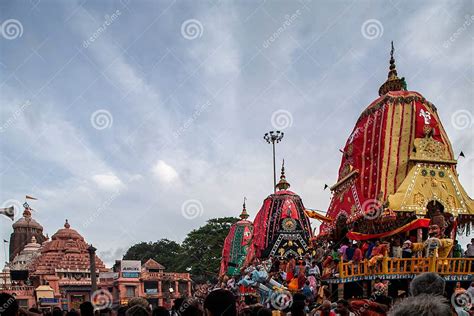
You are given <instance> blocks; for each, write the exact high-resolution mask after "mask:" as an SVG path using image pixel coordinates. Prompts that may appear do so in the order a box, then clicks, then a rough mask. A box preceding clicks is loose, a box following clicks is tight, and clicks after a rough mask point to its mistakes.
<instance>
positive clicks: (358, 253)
mask: <svg viewBox="0 0 474 316" xmlns="http://www.w3.org/2000/svg"><path fill="white" fill-rule="evenodd" d="M353 247H354V255H353V256H352V262H354V263H355V264H358V263H360V262H361V261H362V260H363V259H364V257H363V254H362V250H361V249H360V248H359V245H358V244H357V243H355V244H354V245H353Z"/></svg>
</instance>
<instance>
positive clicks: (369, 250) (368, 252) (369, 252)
mask: <svg viewBox="0 0 474 316" xmlns="http://www.w3.org/2000/svg"><path fill="white" fill-rule="evenodd" d="M374 247H375V243H374V242H373V241H372V240H369V242H368V243H367V245H366V250H365V259H370V258H371V257H372V250H373V249H374Z"/></svg>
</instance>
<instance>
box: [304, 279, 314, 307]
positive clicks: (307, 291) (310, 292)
mask: <svg viewBox="0 0 474 316" xmlns="http://www.w3.org/2000/svg"><path fill="white" fill-rule="evenodd" d="M302 293H303V295H304V296H305V297H306V299H307V300H308V301H310V302H312V301H313V299H314V294H313V290H312V289H311V284H310V283H309V281H306V283H305V285H304V286H303V290H302Z"/></svg>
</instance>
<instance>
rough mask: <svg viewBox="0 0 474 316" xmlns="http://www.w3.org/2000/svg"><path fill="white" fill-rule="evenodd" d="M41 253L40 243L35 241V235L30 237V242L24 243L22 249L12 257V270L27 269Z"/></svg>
mask: <svg viewBox="0 0 474 316" xmlns="http://www.w3.org/2000/svg"><path fill="white" fill-rule="evenodd" d="M40 254H41V245H40V244H38V243H37V242H36V237H34V236H33V237H32V238H31V242H30V243H28V244H26V245H25V248H23V250H22V251H20V253H19V254H18V255H16V256H15V258H13V261H12V262H11V269H12V270H28V268H29V266H30V265H31V264H32V263H33V262H34V260H35V259H36V258H37V257H39V255H40Z"/></svg>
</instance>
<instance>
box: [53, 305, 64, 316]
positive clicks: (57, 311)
mask: <svg viewBox="0 0 474 316" xmlns="http://www.w3.org/2000/svg"><path fill="white" fill-rule="evenodd" d="M53 316H63V311H62V309H61V308H59V307H57V306H56V307H54V308H53Z"/></svg>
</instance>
